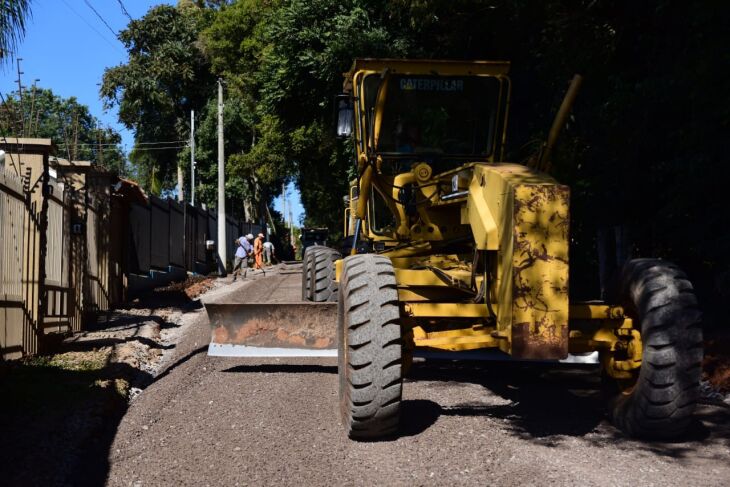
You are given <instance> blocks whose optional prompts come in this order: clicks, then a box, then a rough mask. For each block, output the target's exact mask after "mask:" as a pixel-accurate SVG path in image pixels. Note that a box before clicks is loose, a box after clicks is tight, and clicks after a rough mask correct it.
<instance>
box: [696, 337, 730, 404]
mask: <svg viewBox="0 0 730 487" xmlns="http://www.w3.org/2000/svg"><path fill="white" fill-rule="evenodd" d="M702 368H703V370H704V376H705V377H704V378H705V380H706V381H707V382H709V383H710V384H711V385H712V387H713V388H714V389H715V390H717V391H719V392H720V393H722V394H726V395H730V335H725V336H718V337H713V338H710V339H709V340H707V341H706V342H705V358H704V361H703V362H702Z"/></svg>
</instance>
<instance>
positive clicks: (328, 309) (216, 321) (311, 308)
mask: <svg viewBox="0 0 730 487" xmlns="http://www.w3.org/2000/svg"><path fill="white" fill-rule="evenodd" d="M205 308H206V310H207V312H208V318H209V320H210V327H211V343H212V344H232V345H249V346H256V347H279V348H311V349H327V348H333V347H334V346H335V338H336V322H337V305H336V303H310V302H294V303H207V304H206V305H205Z"/></svg>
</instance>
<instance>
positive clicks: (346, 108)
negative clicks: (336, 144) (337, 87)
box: [335, 93, 355, 139]
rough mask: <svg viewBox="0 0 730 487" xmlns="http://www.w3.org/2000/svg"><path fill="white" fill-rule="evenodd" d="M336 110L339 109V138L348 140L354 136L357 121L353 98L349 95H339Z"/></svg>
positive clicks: (336, 100) (336, 98)
mask: <svg viewBox="0 0 730 487" xmlns="http://www.w3.org/2000/svg"><path fill="white" fill-rule="evenodd" d="M335 108H336V109H337V137H338V138H340V139H346V138H347V137H350V136H351V135H352V125H353V122H354V121H355V109H354V106H353V103H352V97H351V96H350V95H349V94H347V93H344V94H341V95H337V96H336V97H335Z"/></svg>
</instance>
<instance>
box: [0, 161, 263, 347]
mask: <svg viewBox="0 0 730 487" xmlns="http://www.w3.org/2000/svg"><path fill="white" fill-rule="evenodd" d="M44 174H46V176H41V177H40V178H39V179H38V180H36V182H35V183H34V184H30V183H31V182H30V181H29V180H30V178H25V180H24V178H21V177H18V176H16V175H14V174H10V173H9V172H7V171H5V170H4V169H2V168H0V215H2V219H1V220H0V232H1V233H0V360H4V359H13V358H18V357H20V356H23V355H32V354H35V353H38V352H42V351H43V348H44V345H45V344H46V343H50V342H51V341H52V340H51V336H53V337H59V336H63V335H66V334H69V333H72V332H76V331H80V330H83V329H84V328H85V327H86V326H87V325H88V324H89V323H95V322H96V320H97V317H98V315H99V314H100V313H104V312H108V311H109V310H110V309H112V308H113V307H114V306H116V305H118V304H121V303H122V302H123V301H125V300H126V299H127V298H128V297H129V296H130V293H132V292H134V291H135V289H145V288H149V287H153V286H154V285H157V284H161V283H164V282H165V280H171V279H173V278H183V277H185V275H186V274H187V273H188V272H194V273H208V272H210V271H213V270H215V269H216V263H215V260H214V259H215V255H214V252H213V250H209V249H208V248H207V246H206V241H208V240H216V239H217V221H216V214H215V213H214V212H212V211H210V210H205V209H202V208H197V207H193V206H190V205H187V204H184V203H179V202H176V201H172V200H169V199H160V198H157V197H154V196H150V197H149V198H148V197H146V196H145V195H144V194H143V193H142V192H141V190H139V188H136V190H137V194H138V196H137V197H136V198H131V197H130V196H129V195H128V194H125V193H124V192H123V191H122V192H118V191H115V190H112V187H113V186H114V185H113V184H112V183H113V182H114V181H113V180H114V178H113V177H112V176H111V175H109V174H108V173H103V172H98V173H94V171H89V172H87V173H85V174H84V178H83V179H77V180H74V181H76V182H78V181H79V180H82V181H83V184H76V185H74V184H71V183H69V182H68V181H70V180H66V181H67V182H66V183H65V184H64V182H63V181H62V180H61V178H59V180H57V179H55V178H54V177H50V176H48V175H47V174H48V173H47V172H46V173H44ZM24 184H25V185H24ZM114 187H117V188H118V187H119V185H116V186H114ZM226 227H227V232H228V236H229V238H228V240H229V241H228V242H226V245H227V246H228V256H229V257H232V256H233V252H234V249H233V239H235V238H236V237H238V236H240V235H244V234H246V233H258V232H260V231H264V228H263V227H261V226H259V225H255V224H250V223H244V222H241V221H238V220H236V219H233V218H230V217H229V218H227V219H226Z"/></svg>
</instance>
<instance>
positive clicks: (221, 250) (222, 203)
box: [217, 78, 227, 276]
mask: <svg viewBox="0 0 730 487" xmlns="http://www.w3.org/2000/svg"><path fill="white" fill-rule="evenodd" d="M223 150H224V149H223V80H221V79H220V78H218V245H217V247H218V274H219V275H221V276H225V275H226V260H227V259H226V257H227V256H226V248H227V245H226V244H227V240H226V193H225V188H226V177H225V174H224V171H225V156H224V154H223Z"/></svg>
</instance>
